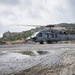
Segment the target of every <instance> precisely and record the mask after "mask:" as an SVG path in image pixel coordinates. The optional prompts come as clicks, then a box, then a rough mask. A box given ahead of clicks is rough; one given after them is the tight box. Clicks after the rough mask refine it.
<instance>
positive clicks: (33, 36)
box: [31, 32, 39, 37]
mask: <svg viewBox="0 0 75 75" xmlns="http://www.w3.org/2000/svg"><path fill="white" fill-rule="evenodd" d="M38 33H39V32H35V33H34V34H33V35H32V36H31V37H35V36H36V35H37V34H38Z"/></svg>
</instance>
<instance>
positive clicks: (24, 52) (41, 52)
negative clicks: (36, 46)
mask: <svg viewBox="0 0 75 75" xmlns="http://www.w3.org/2000/svg"><path fill="white" fill-rule="evenodd" d="M19 53H21V54H23V55H30V56H37V55H46V54H49V51H39V50H38V51H21V52H19Z"/></svg>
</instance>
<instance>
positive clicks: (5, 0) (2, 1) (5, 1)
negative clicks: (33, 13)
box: [0, 0, 19, 5]
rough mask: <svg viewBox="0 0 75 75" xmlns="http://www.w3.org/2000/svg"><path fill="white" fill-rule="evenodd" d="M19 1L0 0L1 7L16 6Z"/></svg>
mask: <svg viewBox="0 0 75 75" xmlns="http://www.w3.org/2000/svg"><path fill="white" fill-rule="evenodd" d="M18 3H19V0H0V4H1V5H17V4H18Z"/></svg>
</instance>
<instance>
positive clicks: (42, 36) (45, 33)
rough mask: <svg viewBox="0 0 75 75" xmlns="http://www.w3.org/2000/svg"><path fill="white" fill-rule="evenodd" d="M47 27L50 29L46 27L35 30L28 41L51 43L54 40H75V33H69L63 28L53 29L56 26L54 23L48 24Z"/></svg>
mask: <svg viewBox="0 0 75 75" xmlns="http://www.w3.org/2000/svg"><path fill="white" fill-rule="evenodd" d="M45 27H48V28H49V29H44V30H40V31H38V32H35V33H34V34H33V35H32V36H30V37H28V38H27V39H26V42H28V41H33V42H39V43H40V44H43V43H44V42H47V43H48V44H50V43H53V42H56V43H57V42H59V41H68V40H75V36H74V35H71V34H67V33H66V32H65V31H63V30H56V29H51V28H52V27H54V25H47V26H45Z"/></svg>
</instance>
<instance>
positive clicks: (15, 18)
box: [0, 0, 75, 36]
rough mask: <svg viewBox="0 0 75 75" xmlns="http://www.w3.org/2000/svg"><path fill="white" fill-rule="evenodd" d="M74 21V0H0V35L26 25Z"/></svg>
mask: <svg viewBox="0 0 75 75" xmlns="http://www.w3.org/2000/svg"><path fill="white" fill-rule="evenodd" d="M63 22H64V23H65V22H66V23H75V0H0V36H2V34H3V33H4V32H6V31H8V30H9V31H11V32H12V31H13V32H16V31H18V32H20V31H25V30H28V29H30V28H31V27H26V26H9V25H10V24H12V25H16V24H19V25H21V24H22V25H28V24H29V25H31V24H34V25H37V24H41V25H47V24H57V23H63ZM32 28H33V27H32Z"/></svg>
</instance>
